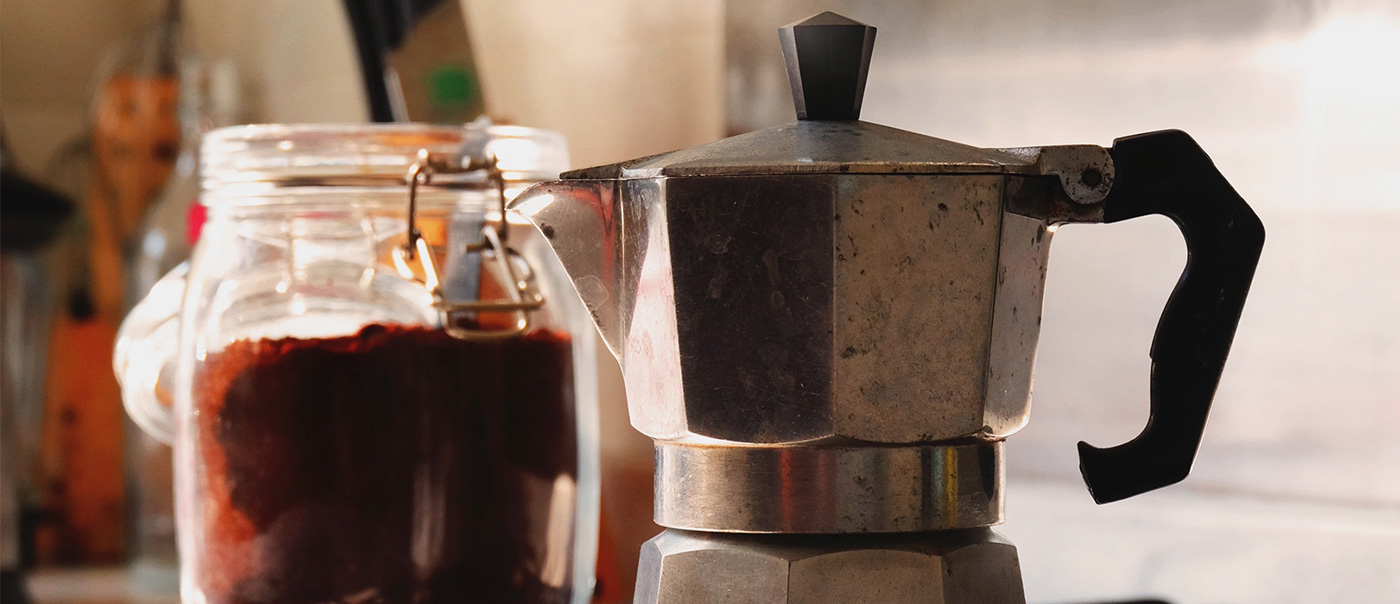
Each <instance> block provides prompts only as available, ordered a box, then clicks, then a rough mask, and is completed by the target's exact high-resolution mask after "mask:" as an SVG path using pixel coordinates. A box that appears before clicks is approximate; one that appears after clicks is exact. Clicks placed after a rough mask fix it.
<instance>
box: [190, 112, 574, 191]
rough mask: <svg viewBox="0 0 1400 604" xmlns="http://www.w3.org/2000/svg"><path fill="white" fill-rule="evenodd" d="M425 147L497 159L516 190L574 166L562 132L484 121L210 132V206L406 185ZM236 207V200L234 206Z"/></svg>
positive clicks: (461, 180) (466, 182)
mask: <svg viewBox="0 0 1400 604" xmlns="http://www.w3.org/2000/svg"><path fill="white" fill-rule="evenodd" d="M422 150H427V151H428V152H430V153H434V154H444V155H448V156H458V157H462V158H464V159H469V158H479V159H486V158H491V157H493V156H494V157H495V160H496V165H497V167H498V168H499V169H500V171H501V175H502V177H503V178H504V179H505V181H506V183H507V187H508V188H510V189H518V188H523V187H524V186H527V185H529V184H532V183H535V182H540V181H544V180H550V179H554V178H557V177H558V175H559V173H560V172H562V171H563V170H565V169H567V168H568V164H569V156H568V148H567V146H566V144H565V141H564V137H563V135H561V134H559V133H557V132H554V131H551V130H543V129H539V128H527V127H523V126H498V125H493V124H491V123H489V122H487V121H485V120H478V121H477V122H473V123H471V124H466V125H463V126H435V125H426V124H296V125H287V124H256V125H248V126H234V127H229V128H220V129H217V130H213V131H211V132H209V133H208V134H206V135H204V139H203V142H202V144H201V149H200V154H201V156H200V160H201V162H202V163H201V172H202V173H203V179H204V181H203V185H204V187H203V188H204V196H205V200H206V204H207V203H209V201H210V200H211V199H215V200H218V199H228V200H230V201H233V200H234V199H237V198H249V197H261V196H266V195H268V194H269V193H271V192H272V191H274V190H287V189H324V188H327V187H357V188H384V187H397V188H402V187H403V186H404V183H405V177H406V174H407V172H408V169H409V167H410V166H411V165H413V163H414V162H415V161H417V159H418V153H419V152H420V151H422ZM433 186H434V187H440V188H479V187H489V186H491V185H490V183H487V182H485V180H484V179H483V177H482V174H480V173H477V172H463V173H460V174H442V175H440V176H439V177H437V178H435V179H434V182H433ZM235 203H236V202H235Z"/></svg>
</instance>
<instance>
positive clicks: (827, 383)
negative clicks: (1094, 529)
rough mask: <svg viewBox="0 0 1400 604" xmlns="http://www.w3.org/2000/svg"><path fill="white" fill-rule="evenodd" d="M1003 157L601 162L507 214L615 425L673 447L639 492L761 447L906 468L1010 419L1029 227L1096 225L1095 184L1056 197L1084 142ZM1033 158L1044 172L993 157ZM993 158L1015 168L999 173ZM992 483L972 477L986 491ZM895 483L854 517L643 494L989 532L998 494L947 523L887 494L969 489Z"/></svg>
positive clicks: (1009, 424) (745, 476)
mask: <svg viewBox="0 0 1400 604" xmlns="http://www.w3.org/2000/svg"><path fill="white" fill-rule="evenodd" d="M812 123H813V124H820V122H812ZM828 124H829V122H828ZM877 128H878V127H877ZM887 130H892V129H887ZM893 132H898V131H893ZM739 138H742V137H739ZM729 140H730V141H731V142H732V141H733V140H734V139H729ZM931 140H936V139H931ZM723 143H724V142H723V141H722V142H721V143H720V144H723ZM949 144H950V145H952V143H949ZM969 149H971V148H969ZM1016 152H1017V155H1012V154H1009V153H999V152H988V153H996V154H997V156H999V157H1004V158H1007V162H1009V163H1008V164H1006V165H1002V167H1001V168H998V167H987V168H986V172H985V173H979V171H978V170H971V171H970V172H967V173H959V174H951V173H935V174H917V173H911V174H897V173H869V174H867V173H845V174H842V173H839V172H837V173H823V172H814V173H791V174H782V175H768V176H755V175H710V176H704V177H654V178H638V177H635V174H634V175H626V176H624V175H623V174H620V173H618V170H624V168H622V167H620V166H622V165H618V166H614V167H613V171H612V172H611V174H612V176H613V177H609V178H595V179H580V178H577V177H578V176H581V175H584V174H585V173H575V174H574V175H573V176H574V177H575V178H573V179H570V180H564V181H559V182H554V183H547V184H545V185H541V186H537V187H535V188H532V189H530V190H529V191H526V192H525V193H523V194H522V195H521V196H520V197H519V198H517V200H516V201H515V202H514V203H513V204H512V210H514V211H516V212H519V213H521V214H523V215H524V216H526V217H527V218H529V219H530V221H531V222H532V223H533V224H535V226H536V227H537V228H538V229H539V230H540V232H541V233H543V234H544V236H545V237H546V238H548V240H549V241H550V244H551V246H552V247H553V248H554V250H555V252H556V254H557V255H558V257H559V259H560V260H561V261H562V264H563V266H564V268H565V270H566V271H567V272H568V274H569V276H570V278H571V279H572V280H573V284H574V286H575V289H576V290H577V292H578V294H579V296H580V297H581V298H582V300H583V302H584V303H585V304H586V305H587V306H588V308H589V309H590V310H591V312H592V313H593V318H594V321H595V322H596V323H597V325H598V327H599V330H600V331H601V333H602V335H603V337H604V340H605V341H606V342H607V344H608V346H609V348H610V350H611V351H612V352H613V354H615V355H616V356H617V357H618V359H619V361H620V362H621V364H622V368H623V381H624V383H625V386H626V390H627V396H628V405H629V411H630V415H631V419H632V424H633V426H635V427H636V428H637V429H638V430H640V431H641V432H643V433H645V434H646V435H648V436H650V437H652V438H653V439H656V440H658V441H662V442H660V443H659V446H661V447H663V448H666V447H673V446H674V447H690V446H692V445H693V446H695V448H693V449H690V448H687V449H685V450H686V459H687V463H686V464H684V465H683V466H682V465H669V466H666V465H664V466H663V467H662V470H663V471H664V472H672V471H675V472H678V473H677V474H674V475H673V474H662V475H660V476H659V477H658V481H657V483H658V485H665V484H682V483H684V482H685V481H686V480H691V479H693V478H694V476H689V475H686V474H685V473H684V468H699V467H706V468H722V467H726V464H727V463H728V461H729V460H732V459H734V458H740V457H744V456H755V458H757V457H762V456H764V455H771V454H773V451H744V450H739V451H735V450H733V449H744V448H752V449H764V448H774V447H776V448H778V449H779V450H781V455H787V456H789V458H788V459H790V460H796V459H798V457H797V456H801V455H811V456H814V457H812V458H813V459H816V458H820V456H821V454H820V453H804V452H803V450H805V449H813V448H819V447H833V448H842V447H844V448H850V449H859V448H867V449H872V450H876V451H875V452H872V453H870V454H869V455H868V457H869V459H870V462H871V463H875V464H887V465H888V467H887V469H888V468H894V467H914V466H907V465H905V466H900V463H903V462H898V461H897V460H901V459H908V456H910V455H912V454H914V453H917V452H918V451H921V450H933V449H937V448H938V447H944V448H947V449H948V450H952V448H953V447H955V446H962V445H964V444H967V443H969V442H983V443H985V442H989V441H996V440H1000V439H1002V438H1005V437H1006V436H1008V435H1010V434H1012V433H1014V432H1015V431H1017V430H1019V429H1020V428H1021V427H1022V426H1023V425H1024V424H1025V422H1026V419H1027V414H1028V412H1029V395H1030V383H1031V373H1032V369H1033V363H1034V358H1035V349H1036V344H1037V338H1038V334H1039V325H1040V301H1041V297H1042V293H1043V289H1044V287H1043V286H1044V279H1045V265H1046V260H1047V257H1048V253H1049V239H1050V238H1049V235H1050V229H1049V226H1050V225H1051V224H1055V223H1059V222H1066V221H1074V222H1082V221H1089V222H1091V221H1095V220H1101V219H1102V214H1103V211H1102V203H1095V202H1093V196H1094V195H1096V194H1097V193H1096V189H1095V187H1090V186H1089V185H1087V184H1086V185H1085V188H1084V189H1082V190H1080V191H1078V193H1077V195H1078V196H1077V197H1074V196H1071V195H1070V194H1069V193H1068V192H1067V191H1066V189H1065V187H1064V186H1063V185H1062V182H1064V181H1065V180H1066V179H1068V178H1071V176H1067V175H1080V177H1082V176H1083V175H1084V174H1085V173H1087V171H1088V170H1090V169H1091V168H1092V169H1095V170H1100V176H1101V177H1106V178H1110V179H1111V177H1112V165H1111V163H1108V162H1105V161H1104V157H1105V155H1104V154H1103V153H1102V150H1098V151H1097V152H1096V151H1095V148H1090V147H1075V148H1073V149H1068V150H1064V151H1059V152H1056V151H1050V152H1046V151H1045V150H1034V149H1030V150H1016ZM680 153H685V152H680ZM959 153H961V151H959ZM1019 157H1025V158H1030V159H1024V160H1023V159H1019ZM1047 158H1049V159H1047ZM1042 160H1045V161H1049V160H1053V161H1049V163H1046V164H1045V165H1041V164H1038V163H1020V164H1016V163H1015V162H1040V161H1042ZM998 161H999V160H998ZM646 162H647V160H646V159H642V160H638V161H637V162H633V163H632V164H631V165H634V166H638V165H643V164H646ZM906 165H907V164H906ZM999 165H1000V164H999ZM1010 165H1015V166H1018V167H1017V170H1018V171H1021V172H1024V173H1025V175H1020V174H1008V173H1007V171H1006V170H1004V169H1002V168H1005V167H1007V166H1010ZM942 166H943V167H944V168H946V167H947V166H948V165H947V164H942ZM884 167H885V168H897V167H898V166H897V165H886V166H884ZM648 169H650V168H648ZM587 173H588V174H592V175H602V174H606V173H608V172H607V171H606V170H603V171H597V172H592V171H590V172H587ZM931 445H938V447H934V446H931ZM675 450H680V449H675ZM706 456H709V458H706ZM804 459H805V458H804ZM918 467H923V468H932V467H934V465H932V464H924V465H922V466H918ZM980 467H985V466H980ZM996 467H997V468H999V465H998V466H996ZM668 468H669V469H668ZM766 471H767V470H764V469H763V466H762V465H761V464H760V465H753V466H745V465H744V464H740V465H739V466H734V467H730V468H729V469H726V470H724V474H725V475H726V476H725V478H724V479H726V480H734V481H761V480H767V479H768V478H771V476H770V475H765V474H764V472H766ZM880 471H883V470H871V471H870V472H869V474H870V475H872V476H874V475H878V474H879V473H880ZM979 471H980V470H979ZM995 473H996V474H997V476H996V477H995V480H988V481H985V482H984V483H982V484H999V483H1000V482H999V481H1000V470H999V469H996V470H995ZM974 474H975V472H974V473H973V474H969V475H967V476H965V477H964V480H963V483H967V482H968V481H969V480H970V478H968V476H972V475H974ZM828 476H840V473H839V472H836V473H833V474H828ZM908 478H909V480H910V481H911V482H908V483H901V482H898V481H891V483H890V484H889V485H885V486H882V487H880V488H876V489H874V490H873V491H872V492H873V495H871V496H870V497H867V498H866V499H865V501H866V503H864V504H862V505H867V506H868V509H867V510H865V511H864V512H863V514H864V515H862V514H853V515H850V518H843V517H841V516H822V515H820V514H818V515H816V516H813V517H812V518H807V519H804V520H802V521H801V522H796V523H795V524H794V522H795V521H794V520H793V518H792V517H784V516H782V515H774V514H769V513H766V512H762V510H763V509H766V508H771V507H772V506H773V505H774V501H775V499H774V498H775V497H777V499H776V501H779V502H781V503H782V505H784V506H789V507H792V508H803V507H806V508H810V509H813V510H823V509H826V508H825V507H823V506H831V505H833V502H839V501H842V500H845V501H855V500H858V499H860V498H861V497H864V496H863V495H860V494H859V493H857V492H855V491H853V490H849V489H847V488H846V487H844V486H843V487H840V488H833V489H829V490H821V489H814V490H813V489H809V490H808V491H800V490H797V491H787V492H783V493H782V494H780V495H775V494H774V493H771V492H768V491H763V490H762V489H752V490H749V491H733V490H725V489H723V488H720V487H719V486H716V485H722V484H723V483H724V480H722V479H719V478H715V479H713V480H708V481H704V483H703V484H705V485H710V486H708V487H706V488H707V489H712V491H705V492H700V491H694V490H692V491H690V492H689V493H688V494H686V495H684V496H682V495H680V494H679V493H671V492H668V491H666V490H665V489H663V488H661V487H660V486H659V487H658V491H657V497H658V504H657V505H658V518H660V519H663V522H666V523H672V524H675V525H677V526H686V527H692V528H705V529H706V530H732V531H757V532H766V531H785V530H803V531H810V532H828V533H836V532H845V531H872V532H878V531H901V530H926V529H934V528H947V527H956V526H969V525H985V524H989V523H992V522H997V521H999V520H1000V495H999V493H997V494H995V496H994V497H993V496H991V495H989V496H988V497H987V502H988V506H987V507H986V508H985V509H984V510H982V511H980V512H977V513H974V514H970V515H965V516H959V515H958V514H951V515H950V514H949V512H948V510H950V509H957V510H963V511H971V510H974V509H975V506H973V507H969V506H967V505H961V506H942V507H940V506H936V505H920V506H918V507H917V509H915V508H914V506H912V504H910V503H909V501H908V500H906V499H903V498H904V497H906V496H905V495H902V494H901V491H899V488H900V487H901V486H902V487H905V488H906V489H907V490H906V491H905V492H906V493H907V492H910V491H914V492H923V493H928V494H930V497H933V496H939V497H944V496H951V495H953V494H955V493H958V492H971V491H967V490H964V491H958V490H957V489H954V488H952V487H951V486H950V485H948V484H944V485H941V486H940V485H938V484H934V483H931V482H929V481H928V477H927V476H923V475H922V474H920V476H919V477H917V478H914V477H913V474H909V476H908ZM901 480H903V479H901ZM833 484H835V483H833ZM852 484H854V483H852ZM720 494H724V496H723V497H721V496H720ZM832 498H835V499H832ZM721 508H725V509H723V510H721ZM716 510H720V511H716ZM892 510H894V511H897V513H892V512H891V511H892ZM662 512H664V514H662ZM905 512H907V513H908V515H907V517H904V516H902V514H904V513H905ZM896 518H897V519H896ZM697 519H699V520H697Z"/></svg>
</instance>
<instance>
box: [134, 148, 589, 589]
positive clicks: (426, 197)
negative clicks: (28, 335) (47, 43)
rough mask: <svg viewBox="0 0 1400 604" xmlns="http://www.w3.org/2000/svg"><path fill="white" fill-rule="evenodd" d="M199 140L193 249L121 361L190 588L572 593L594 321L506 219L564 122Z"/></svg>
mask: <svg viewBox="0 0 1400 604" xmlns="http://www.w3.org/2000/svg"><path fill="white" fill-rule="evenodd" d="M202 156H203V166H204V186H203V193H202V195H201V203H202V204H203V205H204V206H206V207H207V210H208V214H207V222H206V223H205V224H204V226H203V231H202V234H201V235H200V237H199V241H198V243H197V245H196V246H195V250H194V253H193V256H192V259H191V261H190V263H189V264H188V267H187V269H186V268H185V267H182V268H180V269H176V270H175V271H173V272H172V273H171V274H170V275H168V276H167V277H165V278H164V279H163V280H162V281H161V283H159V284H157V286H156V287H155V288H154V289H153V290H152V291H151V294H150V295H149V296H148V297H147V298H146V299H145V300H144V301H143V302H142V303H141V304H140V305H138V307H137V308H136V309H134V310H133V311H132V313H131V315H130V316H129V317H128V319H127V321H126V322H125V323H124V324H123V326H122V330H121V333H120V334H119V335H118V343H117V354H116V360H115V365H116V369H117V373H118V375H119V377H120V380H121V382H122V386H123V398H124V399H125V400H126V402H127V407H128V410H129V411H130V413H131V415H132V417H133V419H135V420H136V421H137V423H138V424H140V425H141V426H142V427H143V428H146V429H147V430H150V431H152V432H153V433H155V434H156V435H157V436H159V437H163V438H171V437H172V436H173V442H174V446H175V467H176V472H175V473H176V498H177V516H178V525H179V542H180V558H181V594H182V597H183V600H184V601H185V602H191V603H194V602H197V603H201V604H203V603H218V604H222V603H240V604H241V603H273V602H305V603H312V602H354V603H372V602H490V603H493V604H496V603H506V602H520V603H533V602H570V601H572V602H586V601H587V600H588V598H589V595H590V591H591V586H592V580H593V563H594V559H595V552H596V543H597V519H598V510H597V506H598V477H597V476H598V472H597V467H596V465H597V461H596V460H597V419H596V392H597V390H596V385H595V383H594V382H595V380H596V377H595V375H596V372H595V365H594V363H595V360H594V346H595V344H594V339H593V338H594V335H593V334H594V331H593V327H592V322H591V320H590V319H589V316H588V314H587V310H586V309H585V307H584V306H583V304H582V303H581V302H580V301H579V300H578V299H577V297H576V295H575V294H573V290H572V287H571V285H570V283H569V282H568V281H567V277H565V275H564V273H563V271H562V270H560V269H556V266H555V264H554V263H555V262H557V261H556V260H554V259H553V256H552V252H551V251H550V250H549V247H548V245H547V244H545V242H544V241H543V240H542V239H540V238H539V237H540V236H539V235H538V234H537V232H536V231H535V230H534V229H533V228H524V226H525V225H524V223H523V222H519V223H517V220H518V219H517V218H516V217H514V216H508V215H505V214H504V212H503V208H504V201H505V199H508V198H510V197H513V196H514V195H515V194H517V193H519V191H521V190H523V189H524V188H525V187H526V186H528V185H529V184H531V183H533V182H536V181H539V180H543V179H547V178H552V177H553V176H555V175H556V174H557V173H558V171H559V170H560V169H562V168H563V167H564V166H565V164H566V163H567V158H566V155H565V150H564V143H563V139H562V137H560V136H558V135H557V134H554V133H552V132H547V131H542V130H535V129H528V128H519V127H504V126H489V125H485V124H473V125H471V126H467V127H456V128H454V127H427V126H414V125H388V126H368V125H354V126H333V125H320V126H242V127H235V128H225V129H222V130H216V131H213V132H211V133H210V134H208V135H206V136H205V138H204V141H203V146H202ZM172 410H173V413H172Z"/></svg>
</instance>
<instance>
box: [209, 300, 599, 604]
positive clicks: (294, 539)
mask: <svg viewBox="0 0 1400 604" xmlns="http://www.w3.org/2000/svg"><path fill="white" fill-rule="evenodd" d="M195 384H196V391H195V400H194V408H195V410H196V413H197V418H196V420H195V426H196V429H197V430H198V435H197V438H196V447H197V450H196V451H195V455H196V459H197V460H198V463H199V464H200V466H199V467H200V469H201V472H202V474H203V475H202V476H200V477H199V480H200V481H201V483H202V484H201V486H200V487H199V488H200V491H201V493H202V504H203V510H202V513H203V518H204V534H203V540H204V542H203V543H202V544H199V546H198V549H199V550H200V551H202V552H203V553H202V555H203V559H202V560H198V561H197V563H198V565H199V566H198V568H199V569H200V575H201V576H202V580H201V582H202V585H201V586H200V587H201V588H202V589H203V590H204V591H205V593H206V595H207V596H208V597H209V598H210V602H212V603H216V604H224V603H228V604H274V603H276V604H281V603H288V604H291V603H297V604H312V603H323V602H347V603H353V604H363V603H373V602H393V603H399V602H402V603H410V602H412V603H435V602H452V603H475V602H481V603H490V604H510V603H555V602H558V603H562V602H567V601H568V599H569V596H570V587H571V586H570V583H569V581H570V580H571V578H561V577H562V575H561V571H560V570H558V569H559V568H561V565H560V564H559V562H558V561H559V556H564V558H563V559H564V560H567V559H568V552H570V551H571V549H570V548H571V547H572V543H571V542H570V539H571V538H572V536H571V535H568V534H563V535H562V536H561V535H560V534H558V531H557V527H556V530H555V533H556V534H553V535H551V534H548V533H549V530H548V529H547V519H548V518H549V516H550V514H551V508H552V507H553V506H569V507H567V508H558V507H554V509H553V514H555V515H556V517H557V516H558V514H559V513H560V511H561V509H562V510H563V511H565V512H568V513H569V515H570V516H571V515H572V507H571V506H572V505H573V501H572V498H571V496H556V495H555V493H565V494H568V495H571V493H572V489H569V488H565V489H563V490H562V491H561V489H559V488H558V487H559V484H561V481H562V482H563V483H564V484H565V486H568V487H571V486H572V485H573V481H574V479H575V478H576V472H577V440H576V426H575V421H574V418H575V415H574V393H573V375H572V360H571V355H570V342H569V339H568V337H567V336H566V335H563V334H559V333H556V332H551V331H547V330H536V331H534V332H532V333H529V334H526V335H523V336H520V337H517V338H512V339H508V340H504V341H496V342H466V341H461V340H457V339H454V338H452V337H450V336H448V335H446V334H445V333H444V332H443V331H441V330H439V329H431V328H426V327H408V326H397V325H371V326H369V327H365V328H364V329H363V330H361V331H360V332H359V333H357V334H355V335H353V336H347V337H340V338H325V339H296V338H287V339H280V340H256V341H239V342H235V343H233V344H231V345H229V346H227V347H226V348H224V349H222V350H221V351H219V352H216V353H212V354H210V355H209V356H208V357H207V359H206V360H205V361H204V362H203V363H202V364H201V365H200V368H199V370H198V372H197V375H196V378H195ZM557 524H558V523H557V522H556V525H557ZM567 532H568V531H564V533H567ZM551 558H552V559H553V562H550V561H549V560H550V559H551ZM551 564H552V565H553V567H554V568H555V570H552V571H551V570H548V569H547V568H546V567H547V566H550V565H551ZM566 567H567V565H564V566H563V567H562V568H566Z"/></svg>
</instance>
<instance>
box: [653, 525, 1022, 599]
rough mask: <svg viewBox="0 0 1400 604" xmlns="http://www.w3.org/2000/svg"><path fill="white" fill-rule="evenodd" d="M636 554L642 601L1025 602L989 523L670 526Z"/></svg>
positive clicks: (1008, 551) (1016, 569)
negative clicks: (762, 530) (763, 529)
mask: <svg viewBox="0 0 1400 604" xmlns="http://www.w3.org/2000/svg"><path fill="white" fill-rule="evenodd" d="M640 562H641V563H640V565H639V568H638V571H637V577H638V579H637V594H636V599H635V600H634V601H635V602H639V603H643V602H658V603H665V604H691V603H696V602H731V603H743V604H748V603H753V604H759V603H770V602H801V603H803V604H851V603H853V602H862V603H865V602H870V603H874V602H890V603H906V602H907V603H914V602H918V603H920V604H968V603H972V602H977V603H991V602H995V603H997V604H1025V601H1026V599H1025V596H1024V594H1023V593H1022V588H1021V566H1020V563H1019V562H1018V560H1017V557H1016V548H1015V547H1014V546H1012V545H1011V544H1010V543H1008V542H1007V541H1006V540H1005V539H1002V538H1001V536H1000V535H997V534H996V533H994V532H992V531H991V530H988V529H971V530H965V531H942V532H930V533H916V534H912V535H878V536H829V535H827V536H820V537H808V536H803V535H761V536H760V535H725V534H721V533H699V532H690V531H680V530H675V529H671V530H667V531H666V532H664V533H661V534H660V535H657V536H656V538H654V539H652V540H651V541H648V542H647V543H646V545H643V546H642V557H641V561H640ZM663 569H664V572H663Z"/></svg>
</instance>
